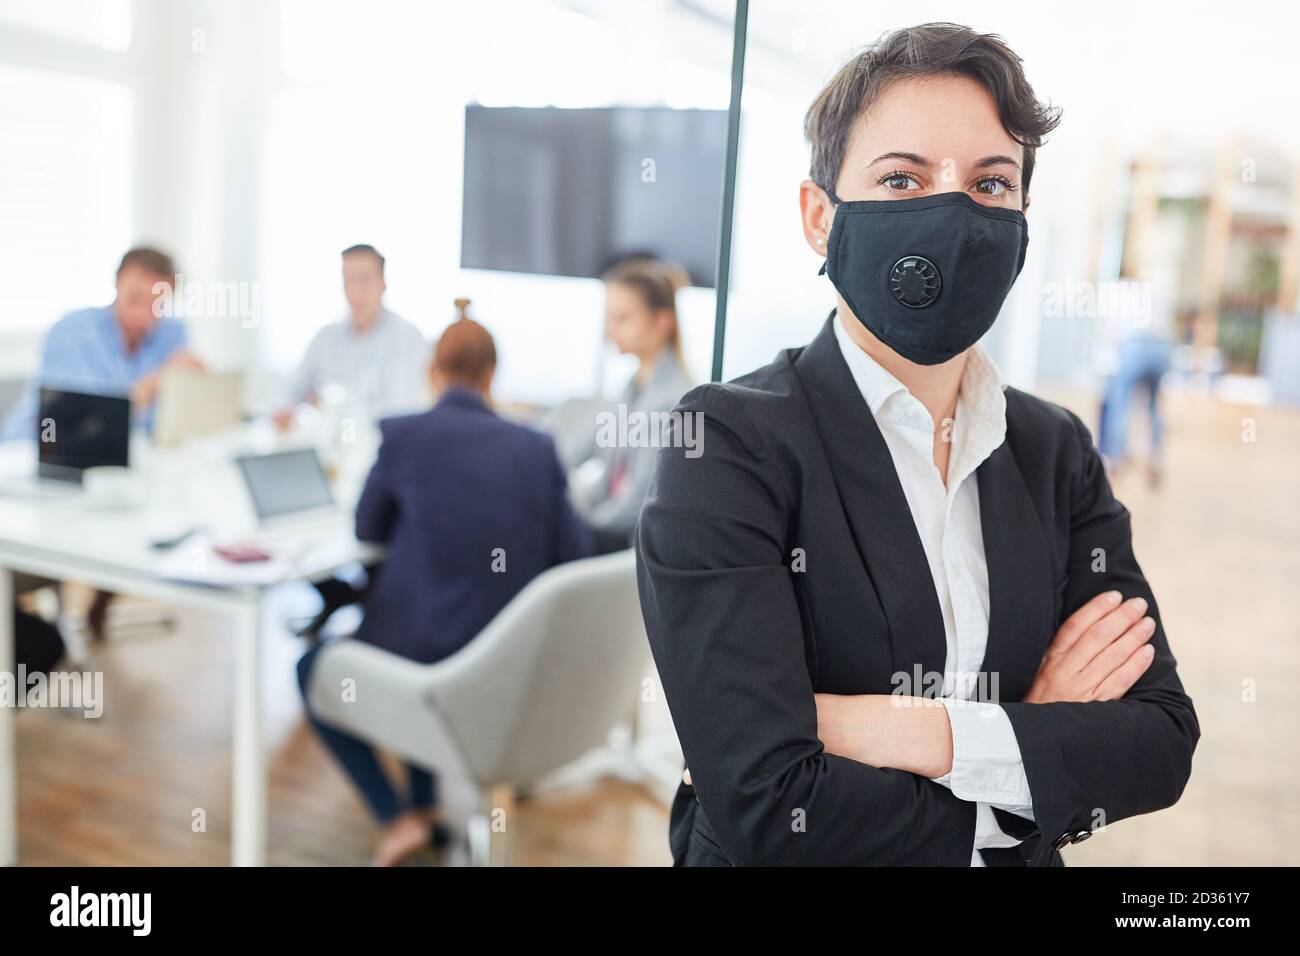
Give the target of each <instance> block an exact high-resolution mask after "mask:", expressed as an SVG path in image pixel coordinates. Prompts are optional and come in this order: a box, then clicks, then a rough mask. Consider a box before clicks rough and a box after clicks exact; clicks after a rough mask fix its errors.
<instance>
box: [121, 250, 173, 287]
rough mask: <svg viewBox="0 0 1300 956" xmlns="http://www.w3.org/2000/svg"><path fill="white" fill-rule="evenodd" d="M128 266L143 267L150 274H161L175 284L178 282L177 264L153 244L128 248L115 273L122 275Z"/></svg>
mask: <svg viewBox="0 0 1300 956" xmlns="http://www.w3.org/2000/svg"><path fill="white" fill-rule="evenodd" d="M127 266H135V267H136V268H137V269H143V270H144V271H145V272H147V273H149V274H150V275H155V276H161V277H162V278H164V279H166V280H167V281H168V282H170V283H172V284H173V285H175V284H176V264H175V263H174V262H173V261H172V257H171V256H169V255H167V253H165V252H162V251H160V250H158V249H154V248H153V247H151V246H136V247H135V248H134V249H128V250H126V252H125V253H124V254H123V256H122V261H121V262H120V263H118V266H117V272H116V273H114V274H115V275H119V276H120V275H121V274H122V272H123V271H124V270H125V269H126V268H127Z"/></svg>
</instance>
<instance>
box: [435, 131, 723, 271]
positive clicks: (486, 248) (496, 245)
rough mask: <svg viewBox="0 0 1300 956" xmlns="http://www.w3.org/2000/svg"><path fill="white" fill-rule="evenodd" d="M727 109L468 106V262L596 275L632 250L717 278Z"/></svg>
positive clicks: (464, 253) (464, 222) (464, 241)
mask: <svg viewBox="0 0 1300 956" xmlns="http://www.w3.org/2000/svg"><path fill="white" fill-rule="evenodd" d="M726 147H727V113H726V111H725V110H674V109H667V108H621V107H618V108H604V109H552V108H541V109H530V108H524V107H485V106H468V107H466V109H465V186H464V197H463V199H464V203H463V209H462V216H461V266H462V267H464V268H467V269H497V270H502V271H507V272H531V273H538V274H542V275H559V276H578V277H588V278H597V277H599V276H600V275H601V274H602V273H603V272H604V271H605V270H606V269H607V268H608V267H609V266H610V265H611V264H612V263H614V262H616V261H617V260H618V259H620V258H621V257H623V256H626V255H628V254H632V253H653V254H655V255H658V256H662V257H663V258H666V259H671V260H672V261H674V262H676V263H678V264H679V265H681V266H683V267H685V268H686V270H687V271H688V272H690V274H691V280H692V283H693V284H694V285H699V286H707V287H713V286H714V285H715V284H716V282H717V254H718V230H719V227H720V219H721V209H722V177H723V167H724V163H725V159H726Z"/></svg>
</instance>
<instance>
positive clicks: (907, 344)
mask: <svg viewBox="0 0 1300 956" xmlns="http://www.w3.org/2000/svg"><path fill="white" fill-rule="evenodd" d="M1028 245H1029V228H1028V226H1027V225H1026V223H1025V216H1024V214H1023V213H1021V212H1018V211H1016V210H1013V209H997V208H993V207H991V206H984V205H981V204H980V203H978V202H976V201H975V200H974V199H971V198H970V197H969V196H967V195H966V194H965V193H955V192H954V193H940V194H939V195H937V196H922V197H920V198H919V199H896V200H883V201H859V202H841V203H840V204H839V205H838V206H836V207H835V224H834V225H833V226H832V227H831V235H830V239H829V240H828V241H827V243H826V263H825V264H824V265H823V266H822V271H823V272H825V273H826V275H827V276H828V277H829V278H830V280H831V282H832V283H833V284H834V286H835V288H836V290H838V291H839V294H840V295H841V296H843V298H844V301H845V303H846V304H847V305H848V307H849V308H850V309H852V310H853V314H854V315H856V316H857V317H858V321H860V322H861V323H862V324H863V325H865V326H866V327H867V329H868V330H869V331H870V332H871V334H873V335H874V336H875V337H876V338H878V339H880V341H882V342H884V343H885V344H886V345H888V346H889V347H890V348H891V349H893V350H894V351H895V352H897V353H898V354H899V355H901V356H903V358H905V359H908V360H909V361H912V362H916V363H917V364H918V365H938V364H939V363H940V362H946V361H948V359H950V358H952V357H953V356H954V355H957V354H959V353H961V352H964V351H965V350H966V349H968V348H970V347H971V346H972V345H974V344H975V343H976V342H978V341H979V340H980V338H981V337H982V336H983V335H984V333H985V332H987V331H988V330H989V327H990V326H992V325H993V320H994V319H996V318H997V317H998V311H999V310H1000V309H1001V308H1002V302H1003V300H1005V299H1006V297H1007V293H1008V292H1010V291H1011V286H1012V284H1013V283H1014V282H1015V281H1016V276H1018V275H1020V269H1021V267H1022V266H1023V265H1024V264H1025V248H1026V246H1028Z"/></svg>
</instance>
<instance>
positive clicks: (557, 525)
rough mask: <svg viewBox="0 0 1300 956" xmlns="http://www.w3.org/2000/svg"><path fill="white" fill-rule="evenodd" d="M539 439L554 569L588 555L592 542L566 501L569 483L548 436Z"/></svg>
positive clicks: (576, 514)
mask: <svg viewBox="0 0 1300 956" xmlns="http://www.w3.org/2000/svg"><path fill="white" fill-rule="evenodd" d="M538 439H539V440H540V442H541V448H542V451H541V458H542V460H543V461H544V462H545V467H546V472H547V475H548V477H549V482H550V489H551V492H550V494H551V501H550V510H551V522H552V524H551V527H552V531H551V542H550V546H551V554H550V563H551V564H552V565H555V564H564V563H565V562H567V561H577V560H578V559H579V558H585V557H587V556H588V555H589V554H591V538H590V536H589V535H588V533H587V526H586V525H584V524H583V523H582V519H581V518H579V517H578V513H577V512H576V511H574V510H573V502H572V501H570V500H569V482H568V479H567V478H566V477H565V474H564V466H563V465H561V464H560V456H559V454H558V453H557V452H556V450H555V442H554V441H552V440H551V438H550V437H549V436H547V435H540V434H539V435H538Z"/></svg>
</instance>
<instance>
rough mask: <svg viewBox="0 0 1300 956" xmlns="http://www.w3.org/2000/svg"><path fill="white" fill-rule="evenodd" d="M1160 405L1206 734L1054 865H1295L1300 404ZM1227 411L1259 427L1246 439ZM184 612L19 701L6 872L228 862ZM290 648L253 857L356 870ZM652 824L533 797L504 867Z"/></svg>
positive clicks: (1170, 513)
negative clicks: (44, 693)
mask: <svg viewBox="0 0 1300 956" xmlns="http://www.w3.org/2000/svg"><path fill="white" fill-rule="evenodd" d="M1070 404H1074V403H1073V402H1070ZM1077 410H1079V411H1080V413H1081V414H1082V413H1084V412H1086V410H1087V409H1086V407H1080V408H1078V409H1077ZM1169 417H1170V421H1169V434H1168V448H1169V454H1168V465H1169V467H1168V472H1167V475H1166V477H1165V481H1164V484H1163V487H1162V488H1161V489H1160V490H1159V491H1158V492H1156V491H1152V490H1150V489H1149V488H1147V487H1146V485H1145V482H1144V481H1143V480H1142V476H1141V475H1140V474H1133V475H1131V476H1121V477H1120V478H1119V479H1117V490H1118V492H1119V494H1120V496H1121V498H1123V499H1124V500H1125V501H1126V503H1127V504H1128V505H1129V507H1130V509H1131V510H1132V511H1133V513H1134V524H1135V539H1136V547H1137V552H1138V556H1139V558H1140V560H1141V561H1142V564H1143V567H1144V569H1145V570H1146V572H1147V575H1148V576H1149V578H1150V579H1151V581H1152V584H1153V586H1154V589H1155V593H1156V595H1157V598H1158V600H1159V602H1160V607H1161V612H1162V614H1163V616H1164V620H1165V624H1166V628H1167V631H1168V633H1169V636H1170V641H1171V643H1172V645H1173V649H1174V653H1175V655H1176V656H1177V658H1178V661H1179V670H1180V673H1181V674H1182V678H1183V681H1184V683H1185V684H1186V686H1187V688H1188V690H1189V693H1190V694H1191V696H1192V698H1193V700H1194V701H1195V704H1196V707H1197V711H1198V714H1199V716H1200V719H1201V726H1202V733H1203V736H1202V738H1201V743H1200V747H1199V749H1198V751H1197V754H1196V761H1195V769H1194V771H1193V775H1192V781H1191V784H1190V785H1189V787H1188V789H1187V792H1186V793H1185V795H1184V797H1183V800H1182V801H1181V803H1180V804H1179V805H1178V806H1176V807H1174V808H1173V809H1171V810H1167V811H1164V812H1162V813H1158V814H1154V815H1151V816H1147V817H1142V818H1139V819H1136V820H1129V821H1123V822H1120V823H1118V824H1114V825H1113V826H1112V827H1110V828H1109V829H1108V830H1107V831H1105V832H1103V833H1100V834H1098V835H1097V836H1096V837H1095V838H1094V839H1093V840H1091V841H1089V842H1088V843H1086V844H1082V845H1080V846H1078V847H1072V848H1070V849H1069V850H1067V851H1066V853H1067V856H1066V859H1067V862H1068V863H1070V864H1072V865H1080V864H1082V865H1087V864H1119V865H1147V864H1172V865H1190V866H1198V865H1204V864H1227V865H1234V864H1247V865H1250V864H1292V865H1294V864H1298V863H1300V797H1297V794H1300V743H1298V735H1297V727H1298V726H1300V623H1298V621H1300V617H1298V616H1297V612H1296V602H1295V596H1296V594H1297V588H1298V585H1297V583H1296V582H1297V581H1300V507H1298V506H1297V497H1298V492H1300V414H1297V413H1295V412H1288V411H1282V410H1276V409H1251V408H1240V407H1229V406H1225V405H1222V404H1218V403H1214V402H1211V401H1209V400H1206V399H1202V398H1194V397H1189V396H1176V397H1174V399H1173V400H1172V401H1170V402H1169ZM1243 418H1254V419H1256V426H1255V434H1256V441H1255V442H1253V443H1249V442H1244V441H1243V440H1242V428H1243ZM1085 420H1087V419H1086V417H1085ZM180 625H181V626H180V628H179V632H178V633H176V634H173V635H171V636H159V635H155V636H135V637H130V636H123V637H121V638H120V639H116V640H114V641H113V642H111V643H110V645H109V646H108V647H107V648H105V649H100V650H96V651H94V652H93V654H94V656H93V663H92V666H93V667H95V668H99V669H102V670H103V671H104V672H105V686H106V688H107V694H106V696H107V702H106V709H105V713H104V716H103V717H102V718H101V719H99V720H85V719H83V718H81V717H79V716H74V715H72V714H70V713H67V712H48V711H46V712H42V711H24V712H20V714H19V718H18V747H19V811H20V823H19V829H20V838H19V848H20V859H21V862H22V863H24V864H33V865H41V864H43V865H62V864H71V865H77V864H81V865H108V864H117V865H154V864H168V865H190V864H217V865H222V864H225V863H226V862H227V861H228V858H229V851H228V834H229V791H230V786H229V784H230V780H229V767H228V763H229V749H228V748H229V723H230V717H229V714H230V699H231V672H230V662H231V655H230V653H229V648H228V647H227V636H226V635H224V634H222V633H221V632H220V630H219V629H218V628H217V627H216V625H215V624H214V623H213V621H212V620H211V619H208V618H205V617H203V616H200V615H197V614H196V615H192V616H186V617H184V618H182V619H181V622H180ZM301 650H302V647H301V644H300V642H298V641H297V640H295V639H293V638H291V637H289V636H288V635H287V634H283V633H271V634H270V635H268V640H267V673H268V679H267V685H266V691H267V695H268V705H267V710H268V740H269V741H270V744H269V753H270V763H271V790H270V806H271V812H270V830H269V843H270V862H271V863H272V864H277V865H316V864H323V865H354V864H362V863H365V862H366V861H367V859H368V856H369V853H370V847H371V840H372V837H373V830H372V828H371V826H370V824H369V823H368V821H367V819H366V816H365V814H364V812H363V810H362V808H361V805H360V804H359V802H358V800H357V798H356V797H355V796H354V795H353V793H352V791H351V790H350V789H349V787H348V786H347V785H346V784H345V783H344V781H343V778H342V777H341V776H340V774H339V773H338V771H337V770H336V769H335V767H334V766H333V765H332V764H331V762H330V760H329V759H328V757H327V755H326V754H325V753H324V752H323V751H322V749H321V748H320V746H319V745H318V744H317V742H316V741H315V739H314V738H313V737H312V735H311V734H310V732H309V731H308V729H307V728H306V727H305V726H304V724H303V722H302V719H301V710H300V705H299V701H298V696H297V691H296V688H295V686H294V682H293V677H292V674H293V667H292V665H293V663H294V661H295V659H296V657H297V656H298V654H300V653H301ZM1243 688H1246V689H1247V690H1253V694H1248V693H1245V692H1244V691H1243ZM197 811H202V813H203V815H204V817H205V822H206V829H205V830H203V831H202V832H195V829H194V826H193V822H194V820H195V818H196V812H197ZM666 826H667V810H666V808H665V807H664V806H663V805H662V804H661V803H660V802H659V801H657V800H656V799H654V798H653V797H652V796H651V795H650V794H649V793H648V792H647V791H646V790H643V789H642V788H641V787H639V786H636V785H632V784H628V783H624V782H620V781H613V780H607V781H603V782H598V783H595V784H592V785H589V786H584V787H582V788H580V789H576V790H575V789H569V790H563V791H559V792H552V793H548V794H543V795H537V796H534V797H532V798H530V799H529V800H527V801H525V802H522V803H520V804H519V806H518V809H517V812H516V813H515V815H514V823H513V824H512V826H511V834H510V838H511V846H512V862H514V863H519V864H531V865H592V864H595V865H628V864H631V865H663V864H666V863H668V862H669V858H668V851H667V846H666ZM424 862H436V861H435V860H433V859H432V858H431V859H430V860H427V861H424Z"/></svg>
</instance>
